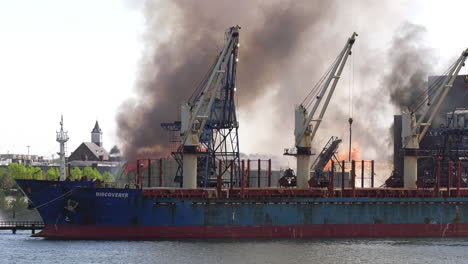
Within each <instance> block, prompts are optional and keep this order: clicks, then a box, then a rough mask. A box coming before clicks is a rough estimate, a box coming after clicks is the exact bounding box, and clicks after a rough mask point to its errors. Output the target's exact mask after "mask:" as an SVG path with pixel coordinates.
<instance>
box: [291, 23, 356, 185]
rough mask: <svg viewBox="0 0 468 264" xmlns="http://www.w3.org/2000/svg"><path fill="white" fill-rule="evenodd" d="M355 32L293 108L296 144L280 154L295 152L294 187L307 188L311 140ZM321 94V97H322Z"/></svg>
mask: <svg viewBox="0 0 468 264" xmlns="http://www.w3.org/2000/svg"><path fill="white" fill-rule="evenodd" d="M357 36H358V34H356V32H354V33H353V34H352V35H351V37H350V38H348V40H347V41H346V44H345V46H344V48H343V49H342V50H341V52H340V53H339V55H338V57H337V58H336V60H335V61H334V62H333V64H332V66H331V67H330V69H329V70H328V71H327V73H326V74H325V75H324V76H323V77H322V78H321V79H320V80H319V82H318V83H317V84H316V85H315V86H314V88H313V89H312V91H311V92H310V93H309V95H308V96H307V97H306V98H305V99H304V102H303V103H302V104H300V105H299V106H298V107H297V108H296V109H295V113H294V114H295V127H294V137H295V146H296V148H295V149H293V150H294V151H293V152H290V151H289V149H286V150H285V153H284V154H285V155H294V156H296V162H297V187H298V188H307V184H308V181H309V178H310V169H309V163H310V155H311V144H312V140H313V138H314V137H315V134H316V133H317V130H318V128H319V126H320V123H321V121H322V118H323V116H324V115H325V112H326V110H327V107H328V104H329V103H330V100H331V97H332V96H333V93H334V92H335V88H336V85H337V84H338V80H339V79H340V76H341V73H342V72H343V68H344V66H345V64H346V61H347V59H348V56H349V55H351V48H352V47H353V44H354V42H355V41H356V37H357ZM324 98H325V100H324V101H322V99H324ZM313 100H315V101H313ZM312 102H313V103H314V105H313V106H312V110H311V111H310V113H309V114H308V113H307V108H308V107H309V106H310V105H311V104H312ZM319 107H321V109H320V113H319V115H318V117H317V119H315V120H314V116H315V113H316V112H317V110H318V109H319ZM314 121H315V122H316V124H315V126H312V125H311V123H312V122H314Z"/></svg>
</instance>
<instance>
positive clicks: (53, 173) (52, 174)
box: [46, 168, 60, 181]
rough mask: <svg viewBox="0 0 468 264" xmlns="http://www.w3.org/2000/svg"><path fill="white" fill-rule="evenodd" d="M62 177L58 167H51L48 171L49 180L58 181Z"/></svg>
mask: <svg viewBox="0 0 468 264" xmlns="http://www.w3.org/2000/svg"><path fill="white" fill-rule="evenodd" d="M59 177H60V172H59V170H58V169H57V168H50V169H48V170H47V172H46V178H47V180H49V181H56V180H57V179H58V178H59Z"/></svg>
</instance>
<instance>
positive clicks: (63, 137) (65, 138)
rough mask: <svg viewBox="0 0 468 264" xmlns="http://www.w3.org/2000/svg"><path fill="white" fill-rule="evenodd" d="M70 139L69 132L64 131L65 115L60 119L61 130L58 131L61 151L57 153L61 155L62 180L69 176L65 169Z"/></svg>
mask: <svg viewBox="0 0 468 264" xmlns="http://www.w3.org/2000/svg"><path fill="white" fill-rule="evenodd" d="M67 141H68V132H67V131H63V115H62V116H61V119H60V131H57V142H59V143H60V152H58V153H57V154H58V155H59V157H60V178H59V180H60V181H64V180H65V179H66V178H67V173H66V170H65V143H66V142H67Z"/></svg>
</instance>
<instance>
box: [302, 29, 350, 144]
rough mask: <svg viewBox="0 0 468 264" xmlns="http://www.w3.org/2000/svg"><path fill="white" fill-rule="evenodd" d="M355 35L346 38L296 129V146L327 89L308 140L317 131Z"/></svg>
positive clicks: (312, 137) (305, 131)
mask: <svg viewBox="0 0 468 264" xmlns="http://www.w3.org/2000/svg"><path fill="white" fill-rule="evenodd" d="M357 36H358V34H356V32H354V33H353V34H352V35H351V37H350V38H349V39H348V41H347V42H346V45H345V47H344V48H343V50H342V51H341V52H340V54H339V55H338V58H337V59H336V61H335V64H334V65H333V68H332V71H331V72H330V73H329V75H328V78H327V80H326V81H325V83H324V85H323V86H322V88H321V90H320V94H319V95H318V96H317V100H316V101H315V104H314V106H313V108H312V110H311V112H310V114H309V115H308V117H307V119H306V120H305V121H304V122H303V124H302V125H301V127H302V128H301V129H300V130H299V131H298V133H295V136H296V147H303V146H301V145H302V144H301V141H302V140H303V138H304V136H305V134H306V133H307V132H308V131H307V130H308V127H309V124H310V123H311V122H312V121H314V119H313V118H314V115H315V112H316V111H317V109H318V107H319V105H320V103H321V101H322V99H323V96H324V95H325V93H326V92H327V91H328V94H327V97H326V99H325V102H324V103H323V105H322V108H321V110H320V114H319V116H318V118H317V119H316V120H315V121H316V124H315V126H314V127H313V130H312V131H309V132H310V142H311V141H312V140H313V139H314V137H315V134H316V133H317V130H318V128H319V126H320V123H321V121H322V118H323V116H324V115H325V112H326V110H327V107H328V104H329V103H330V100H331V97H332V96H333V93H334V91H335V88H336V85H337V84H338V80H339V79H340V77H341V73H342V71H343V68H344V66H345V64H346V61H347V59H348V56H349V55H350V54H351V48H352V47H353V44H354V42H355V41H356V37H357ZM332 81H333V83H332V85H331V87H330V83H331V82H332ZM329 87H330V89H328V88H329ZM302 111H303V110H302ZM307 143H309V142H307ZM309 144H310V143H309Z"/></svg>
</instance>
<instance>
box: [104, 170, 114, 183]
mask: <svg viewBox="0 0 468 264" xmlns="http://www.w3.org/2000/svg"><path fill="white" fill-rule="evenodd" d="M102 179H103V180H104V181H105V182H114V181H115V180H114V176H112V174H111V173H110V172H108V171H106V172H104V173H103V174H102Z"/></svg>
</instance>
